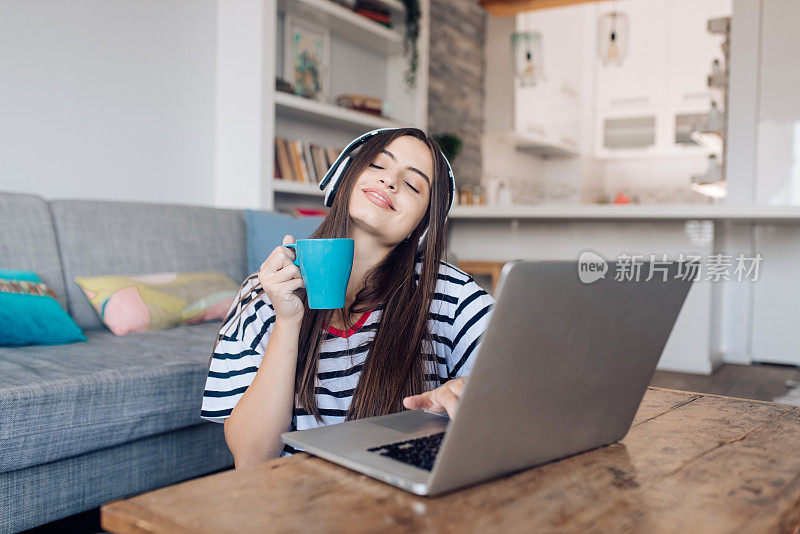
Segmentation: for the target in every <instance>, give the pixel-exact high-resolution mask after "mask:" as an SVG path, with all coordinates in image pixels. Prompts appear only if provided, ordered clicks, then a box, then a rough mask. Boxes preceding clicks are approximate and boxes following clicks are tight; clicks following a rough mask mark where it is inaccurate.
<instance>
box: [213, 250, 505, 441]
mask: <svg viewBox="0 0 800 534" xmlns="http://www.w3.org/2000/svg"><path fill="white" fill-rule="evenodd" d="M420 269H421V263H420V262H417V266H416V271H417V273H419V272H420ZM257 275H258V273H253V274H252V275H250V276H249V277H248V278H247V279H246V280H245V284H244V285H243V287H242V288H241V289H240V291H239V294H238V295H237V296H236V298H235V299H234V304H233V306H231V309H230V310H228V314H227V316H226V319H225V321H224V323H223V326H222V328H221V329H220V334H222V337H221V340H220V342H219V344H218V345H217V348H216V350H215V352H214V354H213V357H212V359H211V365H210V368H209V371H208V378H207V379H206V386H205V391H204V392H203V405H202V408H201V412H200V417H201V418H203V419H206V420H208V421H214V422H218V423H222V422H224V420H225V418H226V417H228V416H230V414H231V411H232V410H233V408H234V406H236V403H237V402H238V401H239V399H240V398H241V397H242V395H243V394H244V392H245V390H246V389H247V387H248V386H249V385H250V384H251V383H252V381H253V379H254V378H255V375H256V371H258V368H259V366H260V365H261V359H262V357H263V355H264V350H265V348H266V346H267V340H268V339H269V336H270V333H271V332H272V328H273V325H274V324H275V311H274V309H273V307H272V305H271V304H270V303H269V298H268V297H267V296H266V295H265V294H262V295H260V296H259V297H258V298H256V299H255V301H253V299H254V298H255V286H257V285H258V277H257ZM248 294H249V295H248ZM243 295H248V296H247V297H245V298H244V300H242V304H239V305H237V303H238V302H239V300H240V299H241V298H242V296H243ZM242 306H244V307H245V308H246V309H245V311H244V312H243V313H242V314H241V316H240V317H239V318H238V319H237V320H236V321H234V320H233V318H234V317H235V316H236V314H238V313H239V310H240V309H241V307H242ZM493 306H494V298H492V296H491V295H489V294H488V293H487V292H486V291H484V290H483V289H481V287H480V286H478V284H477V283H476V282H475V281H474V280H473V279H472V277H471V276H469V275H468V274H467V273H465V272H463V271H461V270H459V269H457V268H455V267H453V266H452V265H450V264H448V263H445V262H441V264H440V266H439V277H438V280H437V283H436V289H435V293H434V298H433V301H432V303H431V310H430V320H429V328H430V332H431V337H432V340H433V349H434V354H431V355H428V358H427V360H426V361H425V365H426V369H425V378H426V382H425V383H426V389H427V390H431V389H435V388H437V387H439V386H440V385H441V384H444V383H445V382H447V381H448V380H449V379H451V378H457V377H461V376H466V375H468V374H469V372H470V369H471V368H472V363H473V360H474V357H473V356H474V355H475V354H476V348H477V346H478V344H479V342H480V339H481V337H482V335H483V332H484V331H485V330H486V325H487V324H488V321H489V316H490V315H491V310H492V307H493ZM381 311H382V310H381V308H376V309H374V310H372V311H368V312H365V313H364V314H363V315H362V316H361V317H360V318H359V320H358V322H357V323H356V324H355V325H354V326H353V327H352V328H350V329H349V330H347V331H346V332H345V331H341V330H338V329H336V328H333V327H330V326H329V327H328V328H327V332H326V333H325V337H324V338H323V341H322V343H321V345H320V359H319V366H318V369H317V383H316V397H317V406H318V407H319V410H320V414H321V415H322V419H323V423H322V424H324V425H328V424H334V423H341V422H342V421H344V419H345V416H346V414H347V410H348V409H349V407H350V402H351V400H352V398H353V391H354V390H355V387H356V384H357V383H358V378H359V376H360V374H361V368H362V367H363V365H364V361H365V359H366V357H367V354H368V353H369V350H370V347H371V346H372V341H373V338H374V336H375V332H376V331H377V329H378V325H379V323H380V319H381ZM234 323H236V324H234ZM226 332H227V334H226ZM318 426H321V424H320V423H317V421H316V419H314V416H313V415H310V414H308V412H306V411H305V410H303V409H302V408H298V407H297V403H295V408H294V413H293V415H292V425H291V430H304V429H308V428H315V427H318ZM293 451H294V449H292V448H291V447H288V446H286V447H284V450H283V453H282V455H281V456H285V455H287V454H291V453H292V452H293Z"/></svg>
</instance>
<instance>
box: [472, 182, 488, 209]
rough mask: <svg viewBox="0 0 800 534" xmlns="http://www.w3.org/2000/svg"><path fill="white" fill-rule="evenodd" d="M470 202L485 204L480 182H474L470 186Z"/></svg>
mask: <svg viewBox="0 0 800 534" xmlns="http://www.w3.org/2000/svg"><path fill="white" fill-rule="evenodd" d="M472 203H473V204H478V205H483V204H486V195H485V194H484V191H483V186H482V185H481V184H475V185H473V186H472Z"/></svg>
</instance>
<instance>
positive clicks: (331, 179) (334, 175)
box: [319, 128, 456, 242]
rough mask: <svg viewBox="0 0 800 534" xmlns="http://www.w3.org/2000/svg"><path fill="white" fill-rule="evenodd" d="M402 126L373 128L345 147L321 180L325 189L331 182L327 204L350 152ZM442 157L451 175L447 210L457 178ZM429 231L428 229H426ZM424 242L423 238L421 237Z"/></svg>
mask: <svg viewBox="0 0 800 534" xmlns="http://www.w3.org/2000/svg"><path fill="white" fill-rule="evenodd" d="M400 129H401V128H378V129H377V130H372V131H371V132H367V133H365V134H363V135H361V136H359V137H356V138H355V139H353V140H352V141H351V142H350V144H349V145H347V146H346V147H344V150H342V153H341V154H339V157H337V158H336V161H334V162H333V164H332V165H331V168H330V169H328V172H326V173H325V176H324V177H323V178H322V180H320V182H319V188H320V189H321V190H324V189H325V188H326V187H327V186H328V184H329V183H330V184H331V187H330V189H329V190H328V193H327V194H326V195H325V206H327V207H330V206H331V204H333V196H334V195H335V194H336V189H337V187H338V185H339V179H340V178H341V177H342V174H344V171H345V170H346V169H347V166H348V165H349V164H350V162H351V161H352V158H350V153H351V152H352V151H353V150H355V149H356V148H358V147H359V146H361V145H362V144H363V143H364V142H365V141H366V140H367V139H369V138H370V137H372V136H373V135H375V134H378V133H380V132H385V131H387V130H400ZM442 157H443V158H444V161H445V163H447V174H448V175H449V176H450V190H449V194H450V202H449V204H448V206H447V211H448V212H449V211H450V208H452V207H453V201H454V200H455V199H454V197H455V189H456V178H455V176H453V168H452V167H451V166H450V162H449V161H447V156H445V155H444V153H442ZM426 232H427V229H426ZM420 242H422V239H420Z"/></svg>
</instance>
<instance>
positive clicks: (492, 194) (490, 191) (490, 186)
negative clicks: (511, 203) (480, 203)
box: [486, 178, 500, 206]
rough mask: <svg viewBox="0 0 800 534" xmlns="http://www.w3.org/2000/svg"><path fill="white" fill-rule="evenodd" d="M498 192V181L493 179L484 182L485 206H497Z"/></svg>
mask: <svg viewBox="0 0 800 534" xmlns="http://www.w3.org/2000/svg"><path fill="white" fill-rule="evenodd" d="M499 192H500V180H497V179H495V178H493V179H491V180H489V181H487V182H486V204H487V205H489V206H497V194H498V193H499Z"/></svg>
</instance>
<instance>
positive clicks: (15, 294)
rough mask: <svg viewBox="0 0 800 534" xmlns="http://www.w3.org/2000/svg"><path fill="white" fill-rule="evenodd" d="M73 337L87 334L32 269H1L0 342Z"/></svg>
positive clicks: (13, 343) (31, 342)
mask: <svg viewBox="0 0 800 534" xmlns="http://www.w3.org/2000/svg"><path fill="white" fill-rule="evenodd" d="M223 317H224V315H223ZM76 341H86V336H84V335H83V332H81V329H80V328H78V325H76V324H75V321H73V320H72V318H71V317H70V316H69V315H67V312H66V311H64V308H63V307H62V306H61V304H59V303H58V301H57V300H56V299H55V294H54V293H53V290H52V289H50V288H49V287H47V285H45V284H43V283H42V280H41V278H39V276H38V275H37V274H36V273H35V272H33V271H15V270H9V269H0V346H4V347H15V346H23V345H61V344H64V343H74V342H76Z"/></svg>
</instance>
